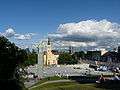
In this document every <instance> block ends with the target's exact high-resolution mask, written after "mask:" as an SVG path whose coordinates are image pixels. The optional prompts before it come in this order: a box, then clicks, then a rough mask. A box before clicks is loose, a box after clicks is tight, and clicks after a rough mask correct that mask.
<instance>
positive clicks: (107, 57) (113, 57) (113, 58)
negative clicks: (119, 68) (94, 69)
mask: <svg viewBox="0 0 120 90" xmlns="http://www.w3.org/2000/svg"><path fill="white" fill-rule="evenodd" d="M117 55H118V53H117V52H110V51H108V52H106V53H105V54H103V55H102V56H101V60H102V61H104V62H117Z"/></svg>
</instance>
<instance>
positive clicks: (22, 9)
mask: <svg viewBox="0 0 120 90" xmlns="http://www.w3.org/2000/svg"><path fill="white" fill-rule="evenodd" d="M89 20H90V21H89ZM83 21H85V26H86V25H87V26H89V24H86V23H87V22H88V23H93V24H96V23H100V22H103V23H104V24H105V25H106V24H109V25H108V26H107V27H108V28H107V29H106V30H108V31H106V33H108V32H110V30H111V27H112V31H111V32H113V33H116V32H117V33H118V34H119V32H118V31H116V29H117V30H119V24H120V0H0V34H1V35H4V36H6V37H7V38H8V39H10V41H12V42H15V43H16V44H23V45H32V44H33V43H34V42H38V41H40V40H41V39H43V38H45V37H47V36H49V34H50V36H51V37H52V38H54V40H57V41H58V43H59V42H60V41H63V42H62V43H63V44H64V45H65V44H66V43H67V44H72V45H73V43H75V44H76V42H79V43H82V44H81V45H78V44H77V45H78V46H86V45H87V46H89V45H88V44H90V45H91V43H92V44H93V45H96V44H97V46H105V47H107V46H106V45H98V44H99V43H101V42H102V43H104V42H103V41H104V40H103V39H102V40H101V38H100V41H99V42H97V43H96V42H94V41H89V40H88V41H89V42H88V41H87V42H86V36H85V35H87V34H83V33H82V36H81V30H83V29H81V28H82V27H81V24H79V23H80V22H83ZM71 23H72V24H73V25H71ZM110 23H111V24H110ZM114 23H116V24H114ZM93 24H90V25H91V26H89V27H90V28H92V30H91V29H88V28H84V30H88V31H89V30H90V31H91V32H94V31H95V30H99V29H100V30H101V29H102V30H104V29H103V28H98V26H99V24H97V26H96V25H93ZM113 24H114V25H113ZM66 25H67V26H66ZM76 25H77V26H78V28H76ZM79 25H80V26H79ZM100 25H101V24H100ZM61 27H62V29H61ZM68 27H72V28H68ZM93 27H95V28H96V29H95V30H93ZM101 27H104V26H101ZM114 27H115V28H114ZM104 28H106V26H105V27H104ZM109 28H110V29H109ZM113 28H114V29H113ZM74 29H75V30H77V32H78V33H79V34H76V33H74V31H75V30H74ZM64 30H65V31H66V30H68V31H69V30H71V33H72V34H69V35H68V32H66V33H64ZM114 31H115V32H114ZM85 32H86V31H85ZM91 32H90V33H91ZM96 32H97V31H95V34H98V33H96ZM103 32H104V31H103ZM103 32H101V33H103ZM56 33H60V34H62V38H58V37H56V36H55V35H58V34H56ZM63 34H67V35H66V36H64V35H63ZM110 35H111V34H110ZM59 36H60V35H59ZM63 36H64V37H65V38H66V37H67V39H64V38H63ZM88 36H89V37H87V38H90V37H92V36H93V37H95V38H94V39H96V36H95V35H93V34H91V35H88ZM104 36H105V39H106V38H108V37H106V34H105V35H104ZM107 36H108V35H107ZM115 36H116V34H115V35H114V37H109V40H108V42H109V41H110V40H111V38H112V40H113V38H117V39H115V40H117V42H116V43H117V44H118V43H119V41H118V39H119V37H115ZM118 36H119V35H118ZM76 37H77V39H82V41H80V40H79V41H77V39H76ZM78 37H79V38H78ZM81 37H85V38H81ZM56 38H57V39H56ZM68 38H69V40H68ZM73 38H74V40H75V41H74V40H72V39H73ZM97 38H98V37H97ZM90 39H91V38H90ZM84 40H85V41H84ZM68 42H70V43H68ZM86 43H87V44H86ZM109 43H110V42H109ZM116 43H115V44H116ZM83 44H84V45H83ZM73 46H74V45H73ZM95 48H96V47H95Z"/></svg>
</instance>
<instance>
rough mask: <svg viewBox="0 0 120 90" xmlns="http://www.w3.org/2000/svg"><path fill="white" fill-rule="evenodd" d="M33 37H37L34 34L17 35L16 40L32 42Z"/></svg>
mask: <svg viewBox="0 0 120 90" xmlns="http://www.w3.org/2000/svg"><path fill="white" fill-rule="evenodd" d="M33 35H35V34H34V33H28V34H15V39H18V40H30V39H31V38H32V36H33Z"/></svg>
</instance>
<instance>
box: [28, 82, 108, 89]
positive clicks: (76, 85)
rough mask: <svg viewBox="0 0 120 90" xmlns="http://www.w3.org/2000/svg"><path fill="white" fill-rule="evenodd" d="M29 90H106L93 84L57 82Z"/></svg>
mask: <svg viewBox="0 0 120 90" xmlns="http://www.w3.org/2000/svg"><path fill="white" fill-rule="evenodd" d="M29 90H106V89H103V88H96V87H95V84H79V83H77V82H64V83H63V82H57V83H49V84H44V85H40V86H38V87H35V88H32V89H29Z"/></svg>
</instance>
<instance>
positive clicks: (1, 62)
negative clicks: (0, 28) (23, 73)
mask: <svg viewBox="0 0 120 90" xmlns="http://www.w3.org/2000/svg"><path fill="white" fill-rule="evenodd" d="M26 58H27V53H26V51H25V50H24V49H20V48H18V47H17V46H16V45H15V44H14V43H11V42H10V41H9V40H8V39H7V38H5V37H0V79H10V78H13V76H14V72H15V69H16V67H17V66H19V64H21V63H23V62H24V60H25V59H26Z"/></svg>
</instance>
